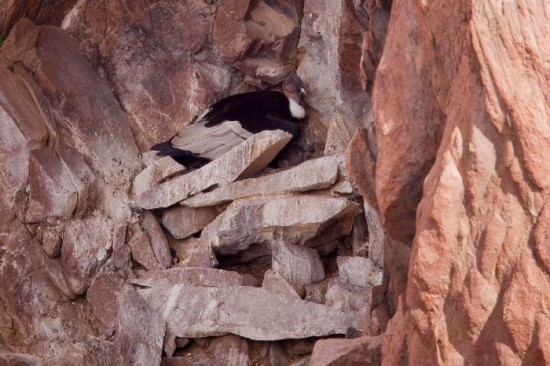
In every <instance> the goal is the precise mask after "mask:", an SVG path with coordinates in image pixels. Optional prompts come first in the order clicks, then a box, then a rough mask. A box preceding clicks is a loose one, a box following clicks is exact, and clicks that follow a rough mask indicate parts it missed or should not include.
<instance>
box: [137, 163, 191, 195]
mask: <svg viewBox="0 0 550 366" xmlns="http://www.w3.org/2000/svg"><path fill="white" fill-rule="evenodd" d="M184 171H185V167H184V166H183V165H181V164H178V163H177V162H176V161H175V160H174V159H172V158H171V157H169V156H165V157H163V158H160V159H158V160H156V161H154V162H152V163H151V164H149V165H148V166H147V168H145V169H143V171H142V172H141V173H139V174H138V175H136V177H135V178H134V191H133V193H134V195H136V196H137V195H140V194H142V193H144V192H146V191H148V190H150V189H151V188H153V187H154V186H156V185H158V184H159V183H161V182H162V181H163V180H165V179H167V178H170V177H172V176H174V175H176V174H178V173H183V172H184Z"/></svg>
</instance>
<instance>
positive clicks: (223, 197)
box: [182, 157, 338, 207]
mask: <svg viewBox="0 0 550 366" xmlns="http://www.w3.org/2000/svg"><path fill="white" fill-rule="evenodd" d="M337 177H338V166H337V164H336V159H335V158H334V157H323V158H319V159H314V160H309V161H306V162H305V163H302V164H300V165H298V166H296V167H294V168H290V169H288V170H284V171H282V172H277V173H274V174H270V175H264V176H262V177H259V178H251V179H245V180H241V181H237V182H232V183H228V184H223V185H221V186H220V187H219V188H217V189H215V190H213V191H211V192H208V193H199V194H197V195H195V196H193V197H190V198H188V199H186V200H185V201H183V202H182V205H184V206H187V207H202V206H213V205H217V204H220V203H225V202H229V201H233V200H235V199H237V198H243V197H251V196H267V195H276V194H286V193H295V192H306V191H311V190H316V189H323V188H327V187H329V186H330V185H332V184H333V183H334V182H335V181H336V178H337Z"/></svg>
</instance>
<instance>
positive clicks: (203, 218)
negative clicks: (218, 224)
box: [162, 207, 218, 239]
mask: <svg viewBox="0 0 550 366" xmlns="http://www.w3.org/2000/svg"><path fill="white" fill-rule="evenodd" d="M216 216H218V210H217V209H216V208H213V207H200V208H187V207H173V208H170V209H168V210H165V211H164V212H163V213H162V226H164V227H165V228H166V230H168V232H169V233H170V234H171V235H172V236H173V237H174V238H176V239H185V238H187V237H188V236H191V235H193V234H195V233H196V232H199V231H201V230H202V229H204V227H205V226H206V225H208V224H210V223H211V222H212V221H213V220H214V219H215V218H216Z"/></svg>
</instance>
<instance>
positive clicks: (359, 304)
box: [325, 277, 372, 312]
mask: <svg viewBox="0 0 550 366" xmlns="http://www.w3.org/2000/svg"><path fill="white" fill-rule="evenodd" d="M371 299H372V287H370V286H356V285H349V284H347V283H345V282H344V281H343V280H342V279H341V278H339V277H336V278H332V279H331V280H330V281H329V284H328V288H327V292H326V294H325V305H326V306H330V307H331V308H334V309H338V310H341V311H344V312H353V311H360V312H366V311H367V310H368V309H369V307H370V304H371Z"/></svg>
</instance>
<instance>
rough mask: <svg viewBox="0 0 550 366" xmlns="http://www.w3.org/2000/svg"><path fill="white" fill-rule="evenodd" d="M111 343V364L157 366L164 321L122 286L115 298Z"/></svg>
mask: <svg viewBox="0 0 550 366" xmlns="http://www.w3.org/2000/svg"><path fill="white" fill-rule="evenodd" d="M117 304H118V316H117V319H118V322H117V331H116V333H115V340H114V357H113V361H112V364H114V365H158V364H159V363H160V359H161V353H162V345H163V340H164V334H165V321H164V319H162V318H161V314H160V313H158V312H156V311H154V310H153V309H152V308H151V307H150V306H149V305H148V304H147V302H146V301H145V300H144V299H143V298H142V297H141V296H139V295H138V294H137V293H136V291H135V290H134V289H133V288H132V287H131V286H127V285H125V286H124V287H123V289H122V291H121V292H120V294H119V296H118V299H117Z"/></svg>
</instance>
